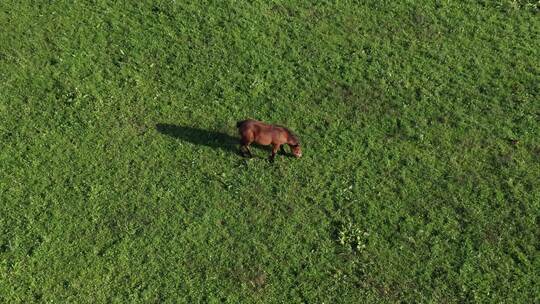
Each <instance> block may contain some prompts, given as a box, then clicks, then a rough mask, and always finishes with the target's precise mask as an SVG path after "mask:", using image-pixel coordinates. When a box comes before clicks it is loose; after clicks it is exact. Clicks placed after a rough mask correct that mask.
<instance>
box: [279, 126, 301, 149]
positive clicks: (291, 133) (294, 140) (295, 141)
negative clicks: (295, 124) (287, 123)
mask: <svg viewBox="0 0 540 304" xmlns="http://www.w3.org/2000/svg"><path fill="white" fill-rule="evenodd" d="M283 128H284V129H285V131H287V133H289V136H290V137H291V139H292V141H293V142H294V143H295V145H299V144H300V140H299V139H298V136H296V134H294V132H293V131H291V130H290V129H289V128H285V127H283Z"/></svg>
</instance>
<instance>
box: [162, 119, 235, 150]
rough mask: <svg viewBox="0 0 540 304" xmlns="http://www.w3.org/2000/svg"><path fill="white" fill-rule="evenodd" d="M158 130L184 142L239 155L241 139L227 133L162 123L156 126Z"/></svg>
mask: <svg viewBox="0 0 540 304" xmlns="http://www.w3.org/2000/svg"><path fill="white" fill-rule="evenodd" d="M156 130H157V131H158V132H159V133H162V134H165V135H168V136H170V137H173V138H176V139H179V140H182V141H186V142H190V143H193V144H195V145H202V146H207V147H210V148H214V149H221V150H224V151H227V152H234V153H239V150H238V147H239V143H240V139H239V138H236V137H233V136H230V135H229V134H226V133H221V132H218V131H210V130H203V129H199V128H194V127H188V126H178V125H173V124H162V123H159V124H156Z"/></svg>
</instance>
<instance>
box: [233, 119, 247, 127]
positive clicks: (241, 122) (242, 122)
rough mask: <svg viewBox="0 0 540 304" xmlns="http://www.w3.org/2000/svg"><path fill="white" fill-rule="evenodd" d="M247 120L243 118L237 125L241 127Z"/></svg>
mask: <svg viewBox="0 0 540 304" xmlns="http://www.w3.org/2000/svg"><path fill="white" fill-rule="evenodd" d="M245 122H247V120H241V121H239V122H237V123H236V127H237V128H240V127H241V126H242V125H243V124H244V123H245Z"/></svg>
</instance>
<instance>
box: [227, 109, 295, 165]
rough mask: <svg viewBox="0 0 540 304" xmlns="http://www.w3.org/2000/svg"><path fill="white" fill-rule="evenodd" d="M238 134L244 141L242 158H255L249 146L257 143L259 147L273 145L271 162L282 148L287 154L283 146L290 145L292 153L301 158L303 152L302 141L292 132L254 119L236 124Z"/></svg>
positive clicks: (241, 151)
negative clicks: (246, 156)
mask: <svg viewBox="0 0 540 304" xmlns="http://www.w3.org/2000/svg"><path fill="white" fill-rule="evenodd" d="M236 127H237V128H238V132H240V136H242V139H241V140H240V144H241V146H240V153H241V154H242V156H245V155H246V151H247V155H248V156H249V157H253V155H252V154H251V150H250V149H249V145H250V144H251V143H253V142H254V143H257V144H259V145H263V146H268V145H272V154H271V155H270V158H269V160H270V162H273V161H274V157H275V156H276V153H277V151H278V150H279V149H280V148H281V152H283V153H285V150H284V149H283V146H282V145H283V144H288V145H289V147H291V152H292V154H293V155H294V156H296V157H297V158H298V157H301V156H302V150H301V149H300V141H299V140H298V137H296V135H294V134H293V133H292V132H291V130H289V129H287V128H285V127H283V126H278V125H270V124H266V123H264V122H260V121H257V120H253V119H247V120H243V121H239V122H237V123H236Z"/></svg>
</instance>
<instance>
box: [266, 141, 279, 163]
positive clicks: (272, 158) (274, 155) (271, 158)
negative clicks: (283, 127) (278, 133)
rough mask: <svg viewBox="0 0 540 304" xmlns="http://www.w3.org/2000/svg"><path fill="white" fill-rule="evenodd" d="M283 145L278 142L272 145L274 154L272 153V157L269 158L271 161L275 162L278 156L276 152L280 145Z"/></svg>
mask: <svg viewBox="0 0 540 304" xmlns="http://www.w3.org/2000/svg"><path fill="white" fill-rule="evenodd" d="M280 146H281V145H278V144H274V146H272V154H271V155H270V157H269V158H268V161H270V162H271V163H273V162H274V157H276V153H277V151H278V150H279V147H280Z"/></svg>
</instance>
